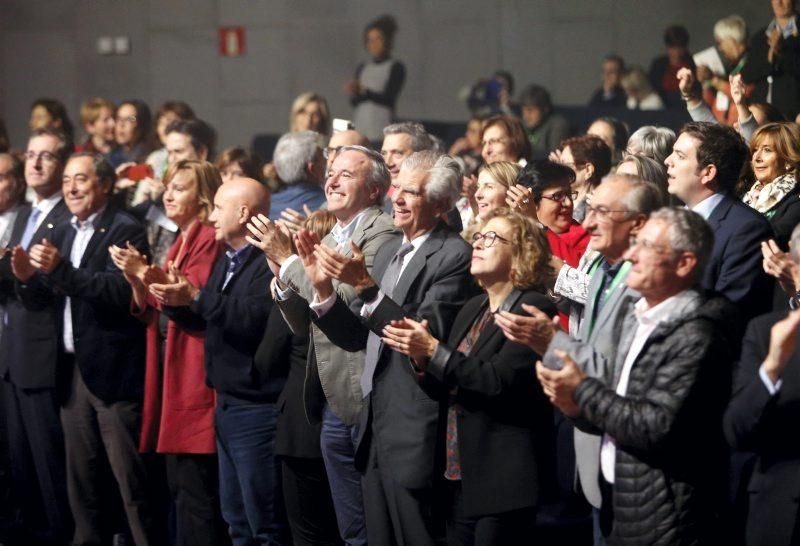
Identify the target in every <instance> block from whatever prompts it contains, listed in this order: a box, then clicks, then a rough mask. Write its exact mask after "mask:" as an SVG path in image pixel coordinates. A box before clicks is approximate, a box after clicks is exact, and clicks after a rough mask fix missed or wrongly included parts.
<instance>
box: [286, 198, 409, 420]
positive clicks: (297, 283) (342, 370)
mask: <svg viewBox="0 0 800 546" xmlns="http://www.w3.org/2000/svg"><path fill="white" fill-rule="evenodd" d="M395 236H396V232H395V228H394V222H393V221H392V218H391V217H390V216H389V215H388V214H386V213H385V212H383V211H382V210H381V209H380V208H378V207H370V208H369V209H367V211H366V213H365V215H364V217H363V218H362V219H361V221H360V222H359V225H358V227H357V228H356V230H355V231H354V232H353V237H352V239H351V240H352V241H353V242H354V243H355V244H356V245H358V246H359V248H361V252H362V253H363V254H364V258H365V260H366V263H367V269H368V270H370V271H372V262H373V259H374V258H375V253H376V252H377V251H378V249H379V248H381V247H382V246H383V245H385V244H386V243H387V242H388V241H389V240H391V239H392V238H394V237H395ZM322 244H324V245H327V246H330V247H336V241H335V240H334V239H333V236H332V235H330V234H328V235H327V236H326V237H325V238H324V239H323V240H322ZM341 252H342V254H344V255H345V256H352V250H351V249H350V247H349V246H347V247H346V248H344V249H342V250H341ZM284 277H285V279H283V280H285V281H287V284H289V285H290V286H291V287H292V288H293V290H292V292H291V295H290V296H289V297H288V298H287V299H285V300H283V301H280V300H277V301H276V303H277V304H278V307H279V308H280V310H281V314H282V315H283V317H284V319H285V320H286V323H287V324H288V325H289V327H290V328H291V329H292V332H294V333H295V334H303V335H305V334H309V333H310V337H311V339H310V341H311V343H309V354H308V364H307V365H306V378H305V382H304V388H303V402H304V405H305V408H306V415H307V417H308V418H309V420H310V421H318V420H320V418H321V415H320V409H321V408H318V407H316V405H315V404H314V400H313V398H314V397H313V387H312V385H314V384H315V381H316V379H315V378H314V377H313V375H312V373H315V372H314V369H313V365H314V363H316V373H317V374H318V376H319V382H320V384H321V386H322V392H323V393H324V395H325V399H326V400H327V403H328V406H330V408H331V411H332V412H333V413H334V414H335V415H336V416H337V417H338V418H339V419H341V420H342V422H343V423H345V424H347V425H353V424H355V423H357V422H358V419H359V416H360V414H361V400H362V398H363V396H362V394H361V384H360V380H361V373H362V372H363V371H364V351H357V352H348V351H345V350H344V349H341V348H340V347H337V346H336V345H334V344H333V343H331V341H330V340H329V339H328V336H326V335H325V334H324V333H323V332H322V330H320V329H319V328H318V327H317V326H316V325H315V324H313V323H312V322H311V317H310V315H309V313H311V310H310V309H309V307H308V304H309V302H311V301H313V299H314V289H313V288H312V286H311V284H310V283H309V282H308V279H307V278H306V272H305V269H303V264H302V263H300V260H295V261H294V263H292V264H291V265H290V266H289V267H288V268H287V271H286V274H285V275H284ZM334 289H335V290H336V292H337V294H338V295H339V298H341V299H342V300H343V301H344V302H345V303H347V304H348V305H350V304H351V303H352V302H354V301H355V300H356V299H357V298H356V293H355V290H354V289H353V287H352V286H349V285H346V284H341V283H339V282H338V281H334ZM358 305H359V307H360V302H359V303H358ZM309 330H310V332H309Z"/></svg>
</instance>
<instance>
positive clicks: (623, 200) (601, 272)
mask: <svg viewBox="0 0 800 546" xmlns="http://www.w3.org/2000/svg"><path fill="white" fill-rule="evenodd" d="M660 206H661V198H660V194H659V192H658V189H657V188H656V187H655V186H654V185H653V184H650V183H648V182H643V181H642V180H641V179H639V178H638V177H635V176H630V175H610V176H607V177H606V178H604V179H603V182H602V183H601V184H600V186H598V188H597V189H596V190H595V192H594V194H593V195H592V204H591V205H590V206H587V208H586V218H585V219H584V221H583V227H584V228H586V230H587V231H588V232H589V233H590V234H591V241H590V245H591V248H592V249H594V250H596V251H598V252H599V253H600V256H599V257H598V258H597V259H596V260H595V263H593V264H592V266H591V267H590V268H589V274H590V275H591V276H592V279H591V282H590V283H589V290H588V296H587V301H586V310H585V313H584V316H583V320H582V321H581V323H580V326H579V329H578V335H577V337H578V340H579V341H582V342H584V343H587V344H588V345H590V346H592V347H593V348H594V349H595V350H597V351H599V352H600V353H603V354H604V355H606V356H607V357H608V359H609V360H608V361H609V362H613V359H614V355H615V354H616V348H617V346H618V342H619V334H620V328H621V326H622V321H621V320H619V319H620V318H621V317H624V316H625V314H626V312H627V311H628V308H629V306H630V305H632V304H633V303H635V302H636V300H637V299H638V298H639V294H638V293H637V292H636V291H634V290H632V289H631V288H629V287H628V286H627V285H626V284H625V278H626V277H627V275H628V271H629V269H630V262H626V261H624V260H623V258H622V256H623V254H624V253H625V251H626V250H627V249H628V246H629V239H630V237H631V236H632V235H635V234H636V233H637V232H638V231H639V229H641V227H642V226H643V225H644V223H645V222H646V221H647V218H648V216H649V215H650V213H651V212H653V211H655V210H656V209H658V208H659V207H660ZM529 311H532V316H531V317H524V316H521V315H512V314H511V313H507V312H503V313H501V314H500V316H498V317H497V323H498V324H499V325H500V327H501V328H502V329H503V331H504V333H505V334H506V336H507V337H508V338H509V339H511V340H513V341H520V342H523V343H526V344H528V345H530V346H531V347H532V348H533V349H534V350H536V351H537V352H538V353H539V354H542V355H545V359H548V358H550V357H551V356H552V354H553V353H552V351H553V350H554V349H562V350H563V349H564V347H565V346H567V345H568V344H570V342H571V338H570V337H569V335H567V334H566V333H564V332H562V331H557V328H556V326H554V324H553V323H552V322H551V321H550V319H549V318H548V317H547V315H545V314H544V313H541V312H540V311H538V310H537V309H535V308H531V309H530V310H529ZM579 361H580V360H579ZM583 371H584V373H585V374H587V375H589V376H590V377H597V378H602V379H606V380H607V382H608V384H611V380H612V378H613V370H601V369H585V370H583ZM578 426H579V427H580V426H581V424H580V423H578ZM600 440H601V436H599V435H598V434H596V433H594V432H592V431H587V432H584V431H583V430H580V428H576V429H575V455H576V466H577V471H578V472H577V474H578V480H579V483H580V487H581V490H582V491H583V494H584V496H585V497H586V500H588V501H589V503H590V504H591V505H592V506H593V507H594V508H596V509H599V508H600V505H601V491H600V485H599V481H598V477H599V466H600ZM595 514H599V512H597V511H595ZM596 522H597V520H596ZM597 530H598V529H597V528H596V529H595V531H597ZM599 536H600V535H599V533H598V532H595V538H596V539H597V538H598V537H599Z"/></svg>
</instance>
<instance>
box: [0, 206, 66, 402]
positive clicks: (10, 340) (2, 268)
mask: <svg viewBox="0 0 800 546" xmlns="http://www.w3.org/2000/svg"><path fill="white" fill-rule="evenodd" d="M30 213H31V210H30V207H27V208H26V209H25V210H23V211H21V212H20V213H19V215H18V216H17V219H16V221H15V222H14V231H13V232H12V235H11V240H10V241H9V245H8V246H9V248H11V247H14V246H16V245H18V244H19V242H20V239H22V234H23V233H24V232H25V226H26V225H27V223H28V217H29V216H30ZM70 217H71V214H70V212H69V209H67V206H66V205H65V204H64V201H63V199H62V200H61V201H59V202H58V204H57V205H56V206H55V207H53V209H52V210H51V211H50V213H49V214H48V215H47V216H46V217H45V218H44V220H43V221H42V223H41V224H40V225H39V229H37V230H36V233H34V235H33V238H32V239H31V242H34V241H36V242H39V241H41V240H42V239H44V238H46V239H47V240H52V239H53V232H54V231H55V228H56V226H58V225H60V224H63V223H65V222H67V221H68V220H69V218H70ZM0 279H1V280H0V286H1V287H2V288H0V290H1V292H0V294H1V297H2V298H3V300H4V302H5V306H6V317H7V318H6V320H7V324H6V325H5V327H4V329H3V336H2V339H1V340H0V377H3V378H6V379H9V380H10V381H11V382H12V383H14V384H15V385H16V386H17V387H19V388H21V389H52V388H54V387H55V386H56V361H57V360H58V326H57V315H58V309H57V308H56V306H55V303H56V302H55V301H50V303H49V304H48V305H43V306H41V307H39V308H35V309H26V308H25V306H24V305H23V304H22V302H21V301H20V299H19V295H18V293H17V289H16V286H17V285H18V282H17V281H16V279H15V278H14V276H13V274H12V273H11V253H10V252H7V253H6V254H5V255H4V256H3V258H2V259H1V260H0Z"/></svg>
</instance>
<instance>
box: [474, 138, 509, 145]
mask: <svg viewBox="0 0 800 546" xmlns="http://www.w3.org/2000/svg"><path fill="white" fill-rule="evenodd" d="M507 140H508V139H507V138H506V137H500V138H490V139H489V140H482V141H481V147H483V146H488V145H489V144H491V145H492V146H494V145H495V144H505V143H506V141H507Z"/></svg>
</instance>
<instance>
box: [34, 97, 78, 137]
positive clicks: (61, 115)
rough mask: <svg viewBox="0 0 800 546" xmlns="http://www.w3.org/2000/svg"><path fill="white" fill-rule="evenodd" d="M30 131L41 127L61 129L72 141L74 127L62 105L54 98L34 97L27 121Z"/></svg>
mask: <svg viewBox="0 0 800 546" xmlns="http://www.w3.org/2000/svg"><path fill="white" fill-rule="evenodd" d="M28 127H30V129H31V131H32V130H34V129H40V128H42V127H52V128H54V129H61V131H62V132H63V133H64V134H65V135H67V138H69V140H70V142H74V139H75V129H74V127H73V126H72V122H71V121H70V120H69V116H68V115H67V109H66V108H65V107H64V105H63V104H62V103H61V102H59V101H57V100H55V99H36V100H35V101H34V103H33V104H32V105H31V117H30V120H29V121H28Z"/></svg>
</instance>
